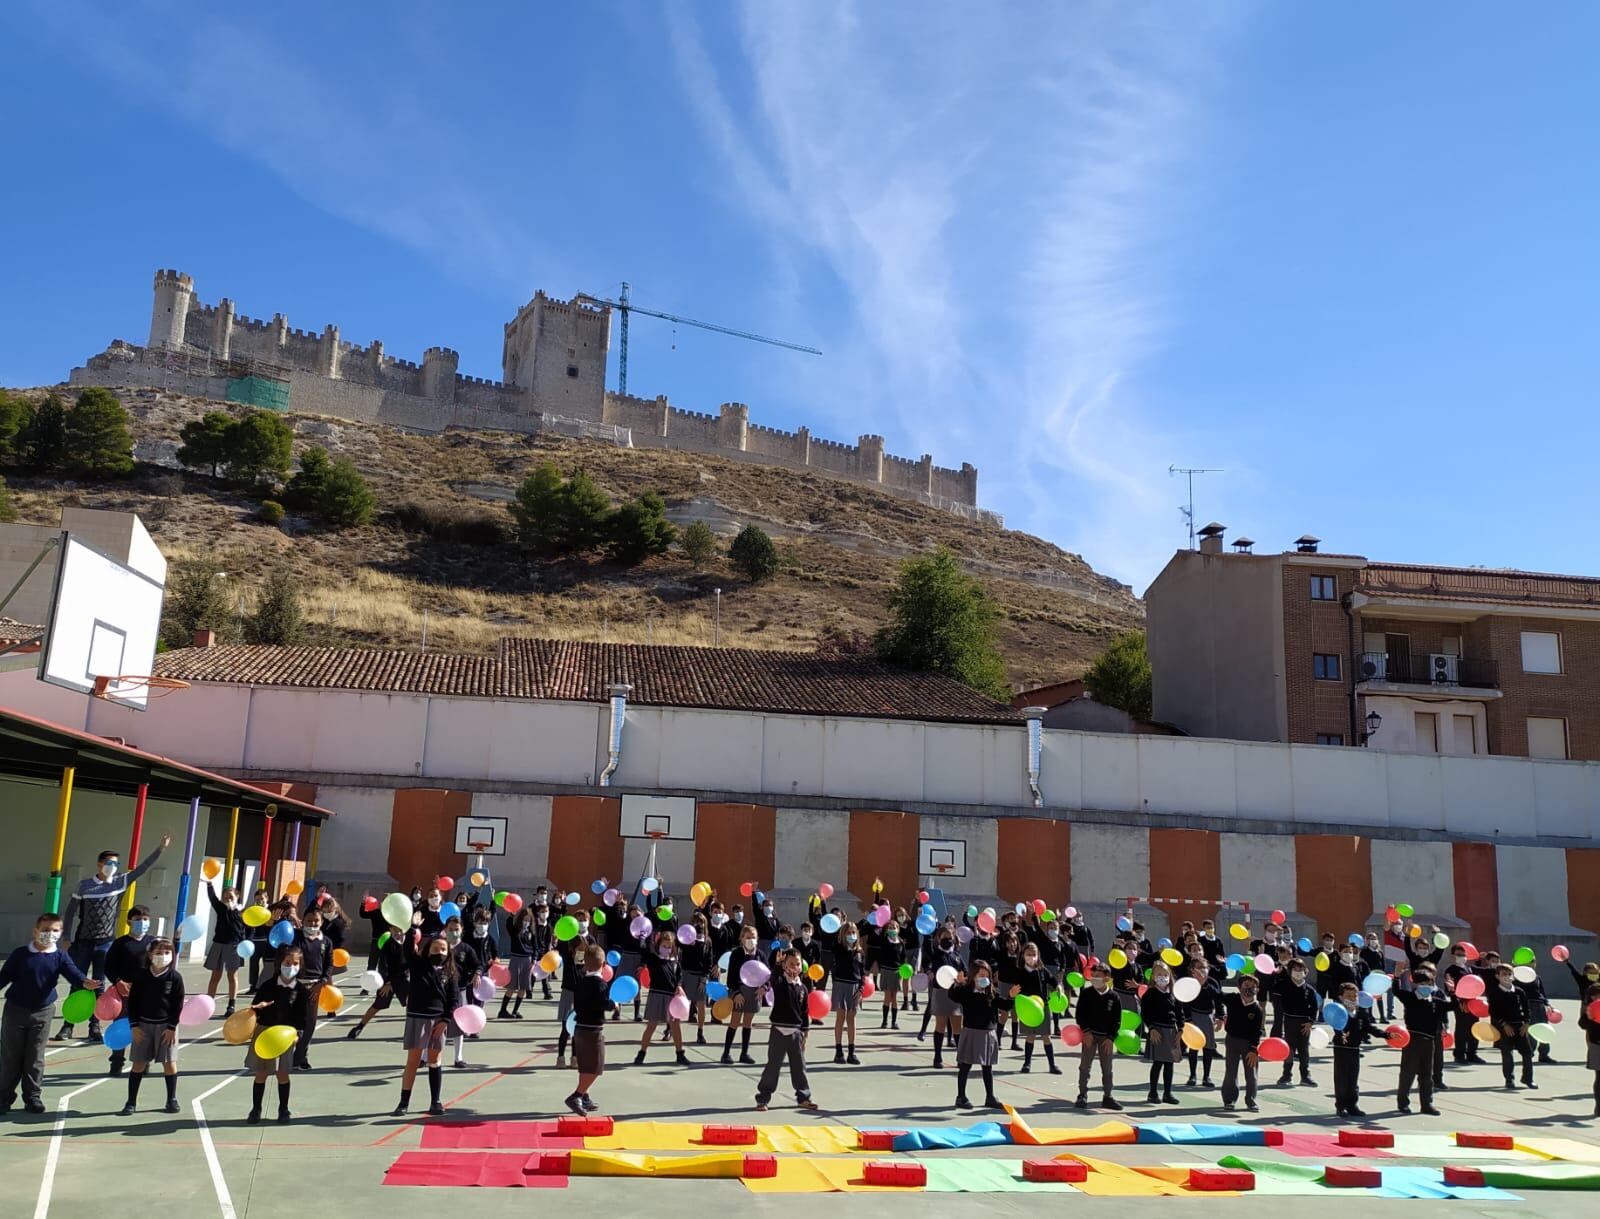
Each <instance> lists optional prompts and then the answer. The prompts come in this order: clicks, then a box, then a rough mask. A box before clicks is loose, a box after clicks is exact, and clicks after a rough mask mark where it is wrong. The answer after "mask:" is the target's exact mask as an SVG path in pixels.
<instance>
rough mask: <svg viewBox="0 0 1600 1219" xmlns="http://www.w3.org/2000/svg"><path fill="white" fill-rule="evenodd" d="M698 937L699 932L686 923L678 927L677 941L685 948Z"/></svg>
mask: <svg viewBox="0 0 1600 1219" xmlns="http://www.w3.org/2000/svg"><path fill="white" fill-rule="evenodd" d="M699 938H700V933H699V932H697V931H696V930H695V929H694V928H693V927H692V926H690V925H689V924H688V923H685V924H684V925H683V926H682V927H679V928H678V943H680V944H682V945H683V946H684V947H685V948H687V947H688V946H689V945H690V944H693V943H694V942H695V941H696V940H698V939H699Z"/></svg>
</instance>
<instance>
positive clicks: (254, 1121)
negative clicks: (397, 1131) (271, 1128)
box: [244, 1109, 405, 1126]
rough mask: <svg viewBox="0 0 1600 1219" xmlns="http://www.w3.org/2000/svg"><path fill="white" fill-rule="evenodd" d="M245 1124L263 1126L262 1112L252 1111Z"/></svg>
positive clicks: (401, 1111) (400, 1111)
mask: <svg viewBox="0 0 1600 1219" xmlns="http://www.w3.org/2000/svg"><path fill="white" fill-rule="evenodd" d="M403 1112H405V1110H403V1109H402V1110H399V1111H398V1113H403ZM398 1113H397V1116H398ZM244 1122H245V1125H247V1126H259V1125H261V1110H259V1109H252V1110H250V1112H249V1114H248V1115H247V1116H246V1117H245V1119H244Z"/></svg>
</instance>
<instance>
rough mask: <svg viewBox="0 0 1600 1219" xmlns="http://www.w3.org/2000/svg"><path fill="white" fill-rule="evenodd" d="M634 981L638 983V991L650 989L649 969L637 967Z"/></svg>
mask: <svg viewBox="0 0 1600 1219" xmlns="http://www.w3.org/2000/svg"><path fill="white" fill-rule="evenodd" d="M636 981H637V982H638V983H639V989H640V990H649V989H650V969H649V967H648V966H646V965H641V966H639V973H638V975H637V977H636Z"/></svg>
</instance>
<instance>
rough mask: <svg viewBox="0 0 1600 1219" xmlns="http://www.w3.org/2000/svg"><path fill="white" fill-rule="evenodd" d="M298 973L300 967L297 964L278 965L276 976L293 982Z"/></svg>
mask: <svg viewBox="0 0 1600 1219" xmlns="http://www.w3.org/2000/svg"><path fill="white" fill-rule="evenodd" d="M299 973H300V967H299V966H298V965H280V966H278V976H279V977H280V978H282V979H283V980H284V981H285V982H293V981H294V980H295V978H296V977H297V976H298V975H299Z"/></svg>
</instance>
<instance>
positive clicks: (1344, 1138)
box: [1339, 1130, 1394, 1147]
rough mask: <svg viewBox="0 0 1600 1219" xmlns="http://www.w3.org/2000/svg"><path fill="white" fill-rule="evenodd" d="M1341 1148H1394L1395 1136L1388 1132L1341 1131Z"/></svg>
mask: <svg viewBox="0 0 1600 1219" xmlns="http://www.w3.org/2000/svg"><path fill="white" fill-rule="evenodd" d="M1339 1146H1341V1147H1393V1146H1394V1134H1393V1133H1392V1132H1391V1131H1388V1130H1341V1131H1339Z"/></svg>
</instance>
